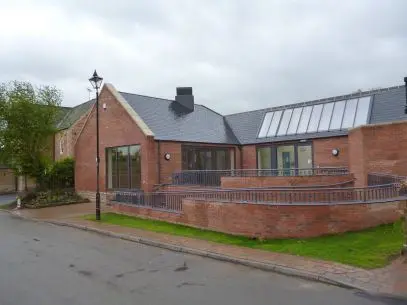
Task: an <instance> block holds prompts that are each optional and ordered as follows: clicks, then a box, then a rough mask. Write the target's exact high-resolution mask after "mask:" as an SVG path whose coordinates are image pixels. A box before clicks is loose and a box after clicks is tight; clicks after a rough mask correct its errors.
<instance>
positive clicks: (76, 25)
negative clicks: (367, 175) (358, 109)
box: [0, 0, 407, 114]
mask: <svg viewBox="0 0 407 305" xmlns="http://www.w3.org/2000/svg"><path fill="white" fill-rule="evenodd" d="M0 7H1V9H0V29H1V30H0V82H4V81H9V80H14V79H18V80H27V81H31V82H32V83H34V84H37V85H41V84H49V85H55V86H57V87H58V88H59V89H61V90H62V91H63V94H64V101H63V104H64V105H67V106H73V105H77V104H80V103H82V102H84V101H86V100H87V98H88V94H89V93H88V91H87V88H88V87H89V82H88V80H87V79H88V78H89V77H90V76H91V74H92V73H93V70H94V69H95V68H96V69H97V71H98V73H99V74H100V75H101V76H102V77H104V80H105V81H107V82H109V83H112V84H113V85H114V86H115V87H116V88H117V89H118V90H120V91H125V92H132V93H139V94H145V95H152V96H158V97H164V98H173V97H174V95H175V87H177V86H192V87H193V90H194V95H195V100H196V102H197V103H199V104H204V105H206V106H209V107H211V108H213V109H214V110H216V111H218V112H221V113H223V114H229V113H234V112H240V111H245V110H254V109H257V108H265V107H271V106H277V105H283V104H290V103H294V102H301V101H307V100H311V99H316V98H323V97H329V96H333V95H339V94H346V93H350V92H353V91H356V90H357V89H370V88H376V87H387V86H393V85H400V84H403V77H404V76H407V18H406V13H407V1H406V0H376V1H375V0H349V1H347V0H341V1H338V0H333V1H328V0H318V1H317V0H316V1H311V0H308V1H304V0H298V1H289V0H280V1H272V0H264V1H261V0H251V1H250V0H247V1H243V0H242V1H239V0H230V1H228V0H196V1H195V0H115V1H105V0H99V1H91V0H69V1H68V0H66V1H60V0H54V1H52V0H36V1H33V0H32V1H28V0H25V1H24V0H7V1H5V0H0Z"/></svg>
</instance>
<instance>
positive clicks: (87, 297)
mask: <svg viewBox="0 0 407 305" xmlns="http://www.w3.org/2000/svg"><path fill="white" fill-rule="evenodd" d="M0 304H2V305H56V304H58V305H65V304H67V305H68V304H69V305H72V304H84V305H85V304H86V305H96V304H97V305H113V304H114V305H121V304H148V305H155V304H159V305H172V304H174V305H181V304H193V305H198V304H211V305H218V304H219V305H229V304H230V305H232V304H233V305H247V304H251V305H260V304H267V305H270V304H271V305H273V304H275V305H295V304H301V305H326V304H329V305H353V304H354V305H356V304H357V305H368V304H374V305H384V304H386V305H399V304H400V305H401V304H403V302H399V301H395V300H390V299H377V298H374V297H371V296H368V295H365V294H361V293H357V292H355V291H351V290H347V289H342V288H338V287H334V286H329V285H325V284H321V283H315V282H311V281H306V280H301V279H297V278H292V277H286V276H283V275H279V274H275V273H271V272H263V271H260V270H256V269H251V268H247V267H244V266H239V265H234V264H229V263H224V262H218V261H215V260H211V259H207V258H202V257H198V256H190V255H184V254H181V253H175V252H171V251H167V250H162V249H159V248H154V247H148V246H144V245H140V244H137V243H132V242H127V241H123V240H119V239H115V238H110V237H105V236H101V235H98V234H94V233H89V232H84V231H81V230H76V229H71V228H66V227H58V226H53V225H50V224H43V223H36V222H31V221H27V220H21V219H19V218H15V217H13V216H11V215H10V214H7V213H4V212H0ZM404 304H405V303H404Z"/></svg>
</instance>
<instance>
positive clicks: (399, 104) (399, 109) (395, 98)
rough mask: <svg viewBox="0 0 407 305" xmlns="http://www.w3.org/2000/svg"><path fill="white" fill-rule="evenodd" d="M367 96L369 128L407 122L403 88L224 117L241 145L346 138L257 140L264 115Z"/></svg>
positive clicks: (342, 132)
mask: <svg viewBox="0 0 407 305" xmlns="http://www.w3.org/2000/svg"><path fill="white" fill-rule="evenodd" d="M367 96H371V97H372V99H371V110H370V112H369V116H368V121H367V122H368V123H369V124H377V123H384V122H392V121H398V120H407V115H406V114H404V105H405V103H406V97H405V87H404V86H395V87H389V88H384V89H377V90H370V91H361V92H357V93H354V94H348V95H341V96H335V97H331V98H326V99H320V100H314V101H309V102H304V103H296V104H291V105H285V106H279V107H272V108H266V109H260V110H255V111H249V112H242V113H236V114H231V115H227V116H225V118H226V120H227V122H228V123H229V126H230V127H231V128H232V130H233V132H234V134H235V136H236V137H237V138H238V140H239V142H240V143H241V144H255V143H264V142H280V141H289V140H301V139H310V138H321V137H331V136H340V135H346V134H347V133H348V130H347V129H344V130H333V131H324V132H315V133H303V134H293V135H284V136H274V137H263V138H258V134H259V131H260V128H261V126H262V123H263V119H264V117H265V115H266V113H268V112H272V111H277V110H283V109H293V108H298V107H302V106H311V105H317V104H326V103H330V102H333V101H341V100H347V99H351V98H358V97H367Z"/></svg>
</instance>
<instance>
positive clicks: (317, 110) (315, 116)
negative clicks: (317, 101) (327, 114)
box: [307, 105, 324, 132]
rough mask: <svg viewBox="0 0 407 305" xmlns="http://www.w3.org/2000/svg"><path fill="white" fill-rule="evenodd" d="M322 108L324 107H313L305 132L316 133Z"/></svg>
mask: <svg viewBox="0 0 407 305" xmlns="http://www.w3.org/2000/svg"><path fill="white" fill-rule="evenodd" d="M323 107H324V105H315V106H314V107H313V108H312V114H311V119H310V121H309V124H308V129H307V132H316V131H317V129H318V124H319V120H320V118H321V113H322V108H323Z"/></svg>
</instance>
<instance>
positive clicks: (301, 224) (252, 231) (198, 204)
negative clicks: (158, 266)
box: [183, 199, 401, 238]
mask: <svg viewBox="0 0 407 305" xmlns="http://www.w3.org/2000/svg"><path fill="white" fill-rule="evenodd" d="M183 208H184V213H185V222H186V223H187V224H188V225H192V226H196V227H200V228H205V229H211V230H215V231H220V232H225V233H230V234H237V235H245V236H261V237H264V238H296V237H299V238H304V237H314V236H320V235H326V234H333V233H342V232H347V231H357V230H362V229H365V228H369V227H374V226H377V225H379V224H383V223H391V222H394V221H396V220H397V219H399V218H400V216H401V214H400V211H399V209H398V202H393V203H375V204H369V205H367V204H343V205H341V204H339V205H278V206H277V205H262V204H250V203H249V204H246V203H245V204H236V203H219V202H203V201H194V200H187V199H186V200H184V204H183Z"/></svg>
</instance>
